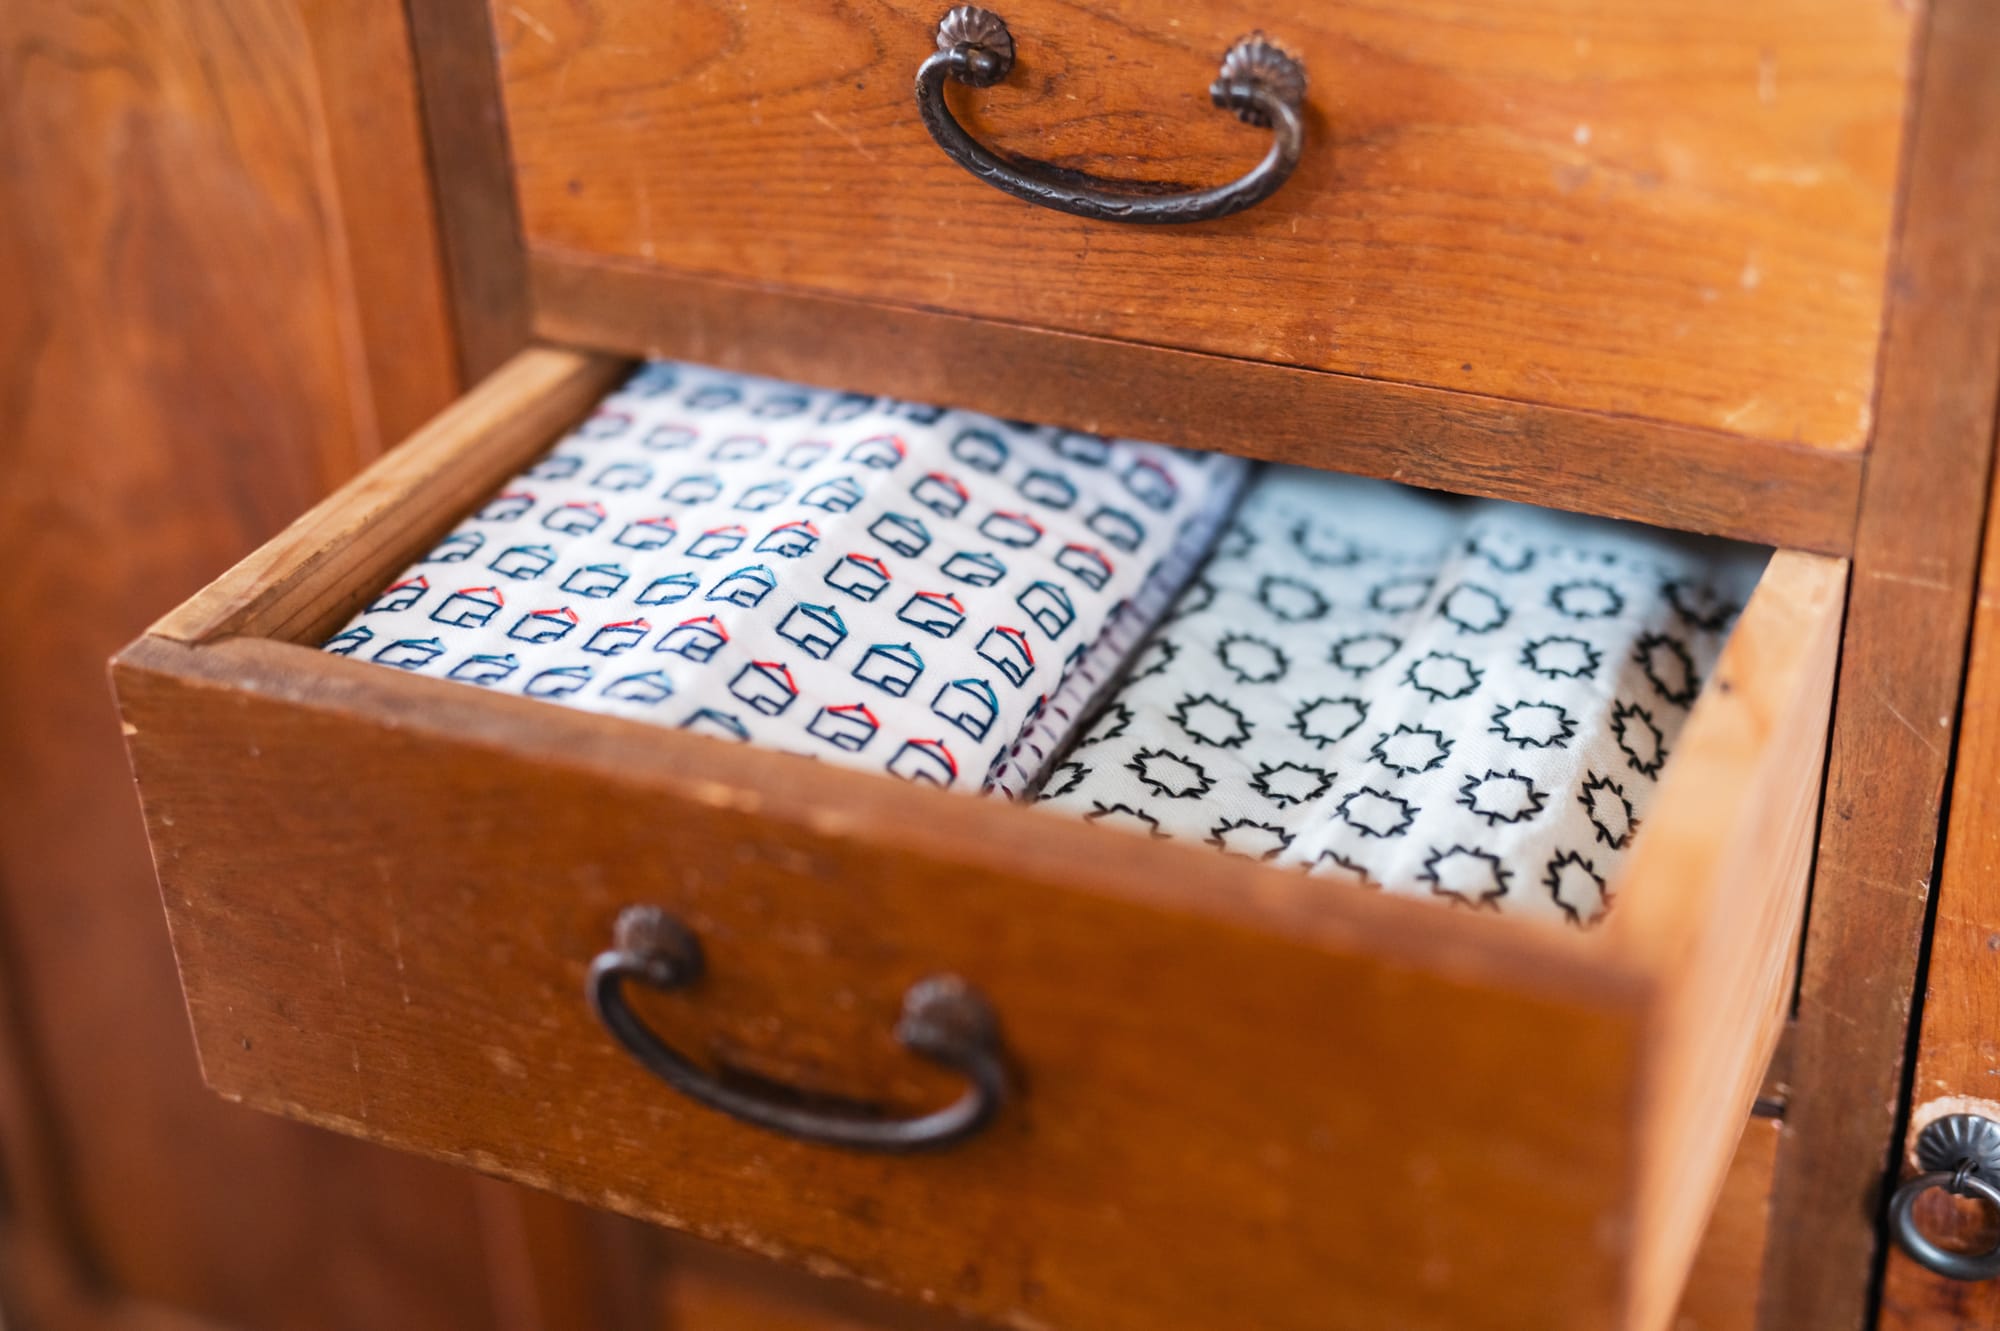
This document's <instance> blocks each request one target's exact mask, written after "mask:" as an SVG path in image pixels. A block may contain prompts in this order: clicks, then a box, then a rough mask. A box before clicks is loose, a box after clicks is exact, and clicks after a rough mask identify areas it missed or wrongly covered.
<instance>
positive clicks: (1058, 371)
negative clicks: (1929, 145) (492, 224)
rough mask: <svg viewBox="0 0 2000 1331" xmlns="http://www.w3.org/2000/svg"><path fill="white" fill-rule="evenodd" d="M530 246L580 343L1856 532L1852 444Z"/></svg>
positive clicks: (1133, 431)
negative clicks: (1710, 426) (759, 284)
mask: <svg viewBox="0 0 2000 1331" xmlns="http://www.w3.org/2000/svg"><path fill="white" fill-rule="evenodd" d="M530 258H531V268H530V271H531V276H532V283H533V291H534V302H535V311H536V315H535V317H536V323H537V329H538V331H539V332H541V333H542V334H543V335H544V336H546V337H550V338H553V339H555V340H556V341H559V342H564V343H569V344H573V345H579V346H597V347H603V348H606V349H608V350H618V351H626V352H645V353H649V354H654V355H667V356H675V357H680V358H682V359H686V360H693V361H698V362H701V363H704V364H710V365H721V366H726V367H728V368H731V369H738V370H745V371H749V372H751V373H756V374H770V375H776V376H778V377H781V378H786V379H794V380H798V381H801V382H804V383H813V384H832V385H838V386H840V387H842V388H849V389H859V390H863V391H867V392H874V393H886V394H889V395H891V396H895V397H900V398H904V399H906V400H914V401H933V402H947V403H950V404H952V405H955V406H961V407H969V408H972V409H974V410H979V411H986V412H989V413H991V414H995V415H999V416H1002V417H1005V418H1008V419H1019V418H1025V419H1029V420H1035V421H1041V422H1045V423H1047V424H1052V425H1062V426H1066V427H1068V428H1070V429H1078V430H1090V431H1096V432H1101V433H1110V434H1119V435H1124V436H1127V437H1131V438H1139V439H1153V440H1158V441H1161V442H1165V443H1173V444H1180V445H1183V446H1186V447H1193V448H1206V449H1211V450H1216V451H1221V452H1228V453H1239V454H1243V455H1246V456H1249V457H1256V458H1263V459H1266V460H1269V461H1274V462H1291V463H1299V464H1302V465H1305V466H1314V467H1325V468H1330V469H1333V470H1337V471H1345V472H1352V473H1355V474H1358V475H1364V476H1383V477H1388V478H1390V479H1392V480H1399V481H1408V482H1411V483H1412V484H1417V485H1424V486H1429V487H1432V488H1436V489H1445V490H1455V491H1458V492H1460V493H1464V494H1476V495H1490V496H1494V497H1497V498H1501V499H1517V500H1522V501H1525V502H1528V503H1534V504H1544V505H1552V506H1556V507H1563V508H1570V509H1575V510H1580V511H1583V512H1589V513H1598V514H1603V515H1605V516H1609V517H1618V518H1633V519H1636V520H1638V521H1641V522H1649V523H1653V524H1654V525H1656V526H1667V527H1675V528H1678V529H1680V530H1683V531H1699V532H1709V533H1713V534H1716V535H1722V536H1733V537H1737V538H1739V539H1743V540H1749V541H1757V542H1760V543H1762V544H1766V545H1777V546H1785V547H1788V548H1791V549H1797V550H1812V551H1817V552H1820V553H1824V554H1842V553H1845V552H1846V551H1847V549H1848V547H1849V545H1850V543H1851V541H1852V537H1853V526H1854V511H1855V504H1856V502H1857V500H1858V497H1859V493H1860V488H1861V461H1862V459H1861V457H1860V455H1858V454H1852V453H1830V452H1828V451H1827V450H1825V449H1816V448H1807V447H1803V446H1799V445H1791V444H1782V443H1771V442H1755V443H1752V442H1748V441H1744V440H1741V439H1737V438H1734V437H1732V436H1730V435H1726V434H1721V433H1717V432H1715V431H1709V430H1695V429H1689V428H1686V427H1682V426H1668V425H1660V424H1657V423H1654V422H1649V421H1642V420H1631V419H1626V418H1622V417H1614V416H1597V415H1590V414H1587V413H1584V412H1578V411H1568V410H1563V409H1560V408H1555V407H1538V406H1527V405H1523V404H1520V403H1515V402H1506V401H1502V400H1500V399H1497V398H1482V397H1474V396H1471V395H1469V394H1465V393H1452V392H1445V391H1441V390H1438V389H1429V388H1410V387H1402V386H1393V385H1383V384H1378V383H1372V382H1370V381H1368V380H1365V379H1358V378H1352V377H1349V376H1345V375H1333V374H1322V373H1318V372H1314V371H1308V370H1296V369H1287V368H1284V367H1281V366H1274V365H1262V364H1258V363H1256V362H1253V361H1244V360H1232V359H1228V358H1225V357H1219V356H1207V355H1199V354H1195V353H1191V352H1183V351H1169V350H1163V349H1161V348H1158V347H1144V346H1137V345H1134V344H1131V343H1125V342H1113V341H1107V340H1104V339H1102V338H1089V337H1077V336H1071V335H1065V334H1056V333H1049V332H1045V331H1042V330H1038V329H1029V328H1021V327H1017V326H1014V325H1010V324H1004V323H986V322H981V321H979V320H975V319H967V318H963V317H960V316H956V315H949V314H938V313H931V312H925V311H908V310H890V309H884V308H882V307H880V306H871V305H865V304H860V303H858V302H854V301H845V300H837V299H832V298H828V297H820V296H801V295H794V294H785V293H777V292H772V291H768V290H762V289H759V288H756V287H751V286H745V285H742V284H740V283H734V282H723V281H717V280H714V279H709V278H697V277H684V276H681V275H678V274H671V273H663V272H658V271H653V270H649V269H646V268H641V267H637V266H633V265H620V264H610V263H604V262H596V261H590V262H585V261H576V260H568V259H558V258H552V257H550V256H548V255H546V254H537V255H533V256H530ZM830 329H831V330H836V331H835V332H834V333H833V334H831V335H830V334H829V332H828V330H830ZM885 349H886V350H885Z"/></svg>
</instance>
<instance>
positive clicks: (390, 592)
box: [368, 576, 431, 615]
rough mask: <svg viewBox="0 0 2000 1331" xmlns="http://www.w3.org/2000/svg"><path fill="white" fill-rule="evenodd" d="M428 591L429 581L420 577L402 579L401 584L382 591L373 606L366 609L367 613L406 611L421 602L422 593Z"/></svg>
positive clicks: (392, 585) (391, 585) (429, 587)
mask: <svg viewBox="0 0 2000 1331" xmlns="http://www.w3.org/2000/svg"><path fill="white" fill-rule="evenodd" d="M430 589H431V582H430V579H429V578H426V577H422V576H418V577H414V578H404V579H403V580H402V581H401V582H397V583H391V584H390V585H389V586H388V587H385V588H384V589H383V591H382V594H381V595H380V596H378V597H376V598H375V604H373V605H371V606H369V607H368V613H369V614H371V615H373V614H380V613H384V612H392V611H396V610H408V609H409V608H410V607H411V606H413V605H415V604H416V603H417V602H419V601H421V600H423V599H424V593H425V592H427V591H429V590H430Z"/></svg>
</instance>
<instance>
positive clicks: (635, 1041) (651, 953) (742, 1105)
mask: <svg viewBox="0 0 2000 1331" xmlns="http://www.w3.org/2000/svg"><path fill="white" fill-rule="evenodd" d="M705 968H706V963H705V961H704V958H703V955H702V950H701V940H700V939H699V938H697V937H696V936H695V934H694V931H693V930H691V929H689V928H688V927H687V926H686V925H685V924H683V923H681V921H679V920H678V919H676V918H674V917H673V916H672V915H669V914H668V913H667V912H666V911H663V910H661V909H660V908H658V907H657V906H628V907H626V908H625V909H624V910H623V911H621V912H620V913H619V916H618V923H617V925H616V927H615V931H614V935H613V944H612V947H611V948H610V949H609V950H608V951H605V952H600V953H598V954H597V957H596V959H595V960H593V961H592V962H591V963H590V979H589V982H588V984H587V986H586V994H587V996H588V997H589V999H590V1006H591V1009H592V1010H593V1011H594V1012H596V1014H597V1019H598V1020H599V1021H601V1022H602V1023H604V1028H605V1029H606V1030H608V1031H610V1032H611V1034H612V1036H613V1037H614V1038H615V1039H617V1041H618V1042H619V1043H620V1044H622V1045H623V1046H625V1050H626V1052H627V1053H629V1054H631V1055H632V1057H633V1058H635V1059H637V1060H638V1061H639V1063H640V1064H641V1065H642V1066H644V1067H645V1068H646V1070H647V1071H649V1072H651V1073H653V1075H655V1076H657V1077H658V1078H659V1079H660V1080H661V1081H664V1082H665V1083H667V1085H669V1086H671V1087H673V1088H674V1089H675V1090H676V1091H679V1092H680V1093H681V1094H682V1095H685V1096H687V1097H688V1098H689V1099H690V1100H693V1101H696V1102H697V1103H699V1104H704V1105H707V1106H708V1107H709V1108H711V1109H719V1110H721V1111H722V1112H723V1113H725V1114H728V1115H730V1116H731V1117H733V1118H736V1119H740V1120H741V1121H743V1122H745V1123H751V1124H755V1125H756V1126H758V1127H760V1128H767V1129H769V1130H770V1131H772V1132H778V1133H783V1134H784V1135H785V1136H788V1137H796V1138H798V1139H799V1140H801V1141H808V1142H815V1143H818V1144H820V1145H822V1146H842V1147H847V1148H848V1149H850V1150H856V1151H920V1150H932V1149H936V1148H938V1147H942V1146H950V1145H952V1144H953V1143H955V1142H961V1141H964V1140H965V1139H966V1138H967V1137H970V1136H972V1135H973V1134H974V1133H976V1132H978V1131H979V1130H980V1129H981V1128H983V1127H985V1126H986V1125H987V1124H988V1123H990V1122H992V1120H993V1116H994V1115H995V1114H996V1113H998V1112H999V1109H1000V1106H1001V1104H1002V1102H1003V1101H1005V1099H1006V1098H1007V1073H1006V1063H1005V1060H1004V1058H1003V1057H1002V1054H1001V1049H1000V1028H999V1023H998V1021H997V1020H995V1018H994V1015H993V1009H992V1008H991V1007H990V1006H988V1004H987V1002H986V1000H985V998H983V997H982V996H981V995H980V993H979V991H978V990H976V989H974V988H973V987H972V986H971V985H969V984H967V983H966V982H965V981H964V980H961V979H959V978H958V977H957V976H955V975H935V976H931V977H930V978H928V979H924V980H919V981H917V983H915V984H913V985H911V986H910V988H909V991H908V992H907V993H905V994H904V995H903V1013H902V1018H901V1019H900V1020H899V1021H898V1022H897V1023H896V1039H897V1040H898V1041H900V1042H901V1043H902V1045H903V1047H904V1048H906V1049H908V1050H909V1051H910V1052H911V1053H914V1054H916V1055H918V1056H919V1057H922V1058H927V1059H929V1060H930V1061H931V1062H933V1063H937V1064H941V1065H942V1066H944V1067H947V1068H950V1069H952V1070H953V1071H955V1072H957V1073H959V1074H961V1075H962V1076H964V1077H965V1079H966V1081H967V1082H968V1083H969V1084H968V1085H967V1087H966V1090H965V1092H964V1094H962V1095H960V1096H959V1098H958V1099H957V1100H955V1101H953V1102H952V1103H951V1104H949V1105H946V1106H945V1107H944V1108H942V1109H938V1110H934V1111H932V1112H930V1113H926V1114H919V1115H916V1116H913V1117H910V1118H889V1117H882V1116H879V1115H873V1114H869V1113H865V1112H861V1111H860V1110H859V1107H858V1106H857V1107H856V1110H855V1112H846V1111H845V1109H844V1108H843V1109H829V1108H819V1107H816V1106H812V1105H808V1104H807V1103H805V1101H806V1100H807V1097H806V1096H804V1095H796V1094H794V1095H770V1094H759V1093H757V1092H754V1091H749V1090H744V1089H741V1088H739V1087H737V1086H733V1085H730V1084H728V1083H726V1082H723V1081H720V1080H718V1079H717V1078H716V1077H715V1076H714V1075H712V1074H711V1073H709V1072H707V1071H705V1070H703V1069H702V1068H699V1067H697V1066H696V1065H695V1064H693V1063H691V1062H689V1061H688V1060H687V1059H686V1058H684V1057H682V1055H681V1054H680V1052H679V1051H677V1050H676V1049H674V1048H673V1047H672V1046H671V1045H669V1044H667V1043H666V1042H665V1041H663V1040H661V1039H660V1037H659V1036H657V1035H655V1034H654V1033H653V1031H652V1028H651V1027H649V1026H647V1025H646V1023H645V1021H644V1019H643V1018H641V1017H640V1016H639V1014H638V1013H636V1012H634V1011H633V1010H632V1008H631V1006H630V1005H629V1004H628V1003H626V1001H625V991H624V985H625V982H626V981H628V980H632V981H636V982H638V983H640V984H643V985H646V986H647V987H649V988H652V989H658V990H662V991H672V990H676V989H683V988H686V987H687V986H688V985H691V984H693V983H694V982H695V981H696V980H698V979H700V978H701V975H702V972H703V971H704V969H705Z"/></svg>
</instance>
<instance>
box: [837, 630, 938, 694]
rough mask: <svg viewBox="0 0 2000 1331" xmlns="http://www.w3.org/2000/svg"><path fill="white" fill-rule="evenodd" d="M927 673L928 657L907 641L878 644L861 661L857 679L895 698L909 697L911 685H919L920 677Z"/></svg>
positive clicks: (855, 672) (855, 675)
mask: <svg viewBox="0 0 2000 1331" xmlns="http://www.w3.org/2000/svg"><path fill="white" fill-rule="evenodd" d="M923 673H924V658H923V657H921V656H919V655H917V649H916V648H914V647H912V646H911V645H910V644H909V643H907V642H906V643H902V644H895V643H886V642H878V643H876V644H875V645H874V646H873V647H870V648H869V649H868V654H867V655H866V656H864V657H862V658H861V664H860V665H857V666H855V667H854V677H855V678H856V679H858V680H860V681H861V682H862V683H864V684H873V685H874V686H875V687H876V688H878V689H880V690H882V692H884V693H886V694H888V695H889V696H890V697H892V698H900V697H902V696H904V695H905V694H907V693H908V692H909V691H910V686H911V685H912V684H915V683H916V682H917V676H918V675H921V674H923Z"/></svg>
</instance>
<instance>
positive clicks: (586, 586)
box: [562, 564, 632, 601]
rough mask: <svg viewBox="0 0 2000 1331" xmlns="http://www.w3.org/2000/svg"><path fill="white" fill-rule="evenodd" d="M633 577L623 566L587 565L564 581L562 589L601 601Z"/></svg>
mask: <svg viewBox="0 0 2000 1331" xmlns="http://www.w3.org/2000/svg"><path fill="white" fill-rule="evenodd" d="M631 576H632V575H631V574H630V573H627V572H626V571H625V567H624V566H623V565H622V564H586V565H584V566H583V567H582V568H580V569H578V570H577V571H576V572H574V573H572V574H570V575H569V576H568V577H567V578H564V579H563V581H562V589H563V590H564V591H566V592H574V593H575V594H576V595H578V596H588V597H589V598H590V599H591V600H593V601H601V600H603V599H604V598H605V597H607V596H611V595H613V594H615V593H616V592H617V590H618V589H619V588H620V587H623V586H624V585H625V580H626V579H627V578H629V577H631Z"/></svg>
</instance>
